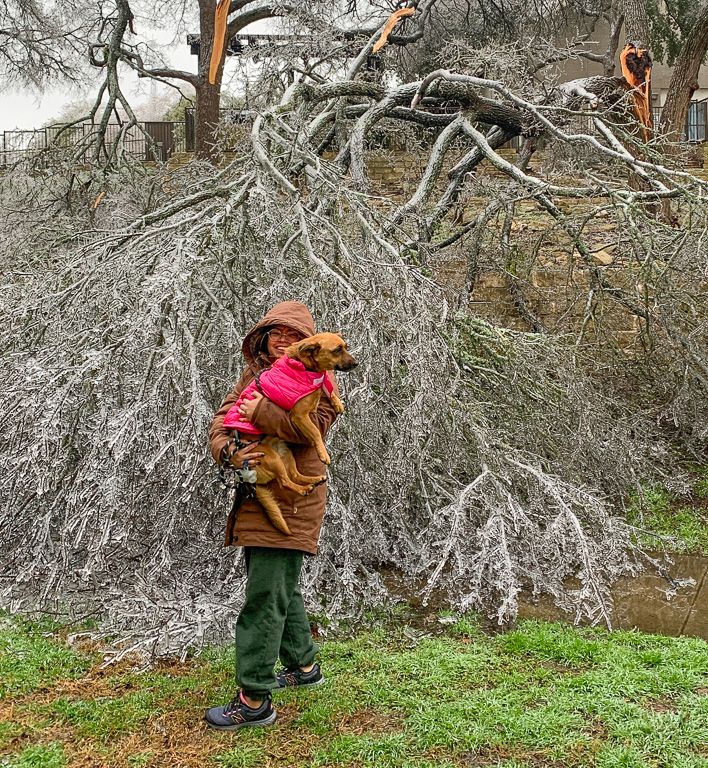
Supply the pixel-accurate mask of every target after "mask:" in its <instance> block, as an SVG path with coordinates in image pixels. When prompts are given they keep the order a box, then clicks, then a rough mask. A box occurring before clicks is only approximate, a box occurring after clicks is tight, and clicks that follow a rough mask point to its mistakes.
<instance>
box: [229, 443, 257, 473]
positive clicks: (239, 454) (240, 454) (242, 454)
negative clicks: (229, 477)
mask: <svg viewBox="0 0 708 768" xmlns="http://www.w3.org/2000/svg"><path fill="white" fill-rule="evenodd" d="M263 455H264V454H263V451H261V450H260V448H259V445H258V443H249V444H248V445H245V446H244V447H243V448H239V449H238V451H236V453H234V455H233V456H232V457H231V459H230V463H231V464H232V466H234V467H236V469H241V467H243V463H244V461H247V462H248V468H249V469H250V468H251V467H255V466H257V465H258V464H260V463H261V462H260V461H259V459H260V458H261V457H262V456H263Z"/></svg>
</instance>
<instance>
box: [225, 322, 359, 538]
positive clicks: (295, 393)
mask: <svg viewBox="0 0 708 768" xmlns="http://www.w3.org/2000/svg"><path fill="white" fill-rule="evenodd" d="M357 365H358V362H357V361H356V360H355V359H354V358H353V357H352V355H351V354H350V353H349V352H348V351H347V345H346V342H345V341H344V339H342V337H341V336H339V335H337V334H336V333H318V334H315V335H314V336H309V337H308V338H306V339H303V340H302V341H298V342H296V343H295V344H291V345H290V346H289V347H288V348H287V349H286V350H285V352H284V354H283V356H282V357H281V358H279V359H278V360H276V362H275V363H274V364H273V366H272V368H268V369H266V370H265V371H262V372H260V373H259V374H258V376H257V377H256V379H255V381H254V382H253V384H251V385H249V386H248V387H247V388H246V389H245V390H244V391H243V392H242V393H241V396H240V397H239V400H238V402H237V403H236V405H234V406H233V407H232V408H231V409H230V410H229V412H228V413H227V414H226V417H225V419H224V426H225V427H229V428H232V429H236V430H238V433H239V437H240V438H241V439H242V440H243V438H244V437H246V438H248V437H253V438H254V440H260V444H259V448H260V450H262V451H263V454H264V455H263V457H262V458H261V459H260V464H258V465H257V466H256V468H255V472H256V487H255V494H256V498H257V499H258V501H259V502H260V503H261V506H262V507H263V509H264V510H265V512H266V515H267V516H268V519H269V520H270V522H271V523H272V524H273V525H274V526H275V528H277V529H278V530H279V531H280V532H281V533H284V534H286V535H287V536H292V532H291V531H290V529H289V528H288V524H287V523H286V522H285V518H284V517H283V513H282V511H281V509H280V507H279V506H278V503H277V501H276V500H275V497H274V496H273V493H272V492H271V490H270V489H269V488H267V487H266V485H267V483H270V482H272V481H273V480H275V481H276V482H277V483H278V485H279V486H280V487H281V488H286V489H287V490H289V491H292V492H293V493H297V494H299V495H300V496H306V495H307V494H308V493H310V492H311V491H312V489H313V488H314V487H315V486H316V485H319V484H320V483H323V482H324V481H325V480H326V475H316V476H311V475H303V474H301V473H300V472H299V471H298V469H297V466H296V464H295V457H294V456H293V454H292V451H291V450H290V448H289V447H288V445H287V443H286V442H285V441H284V440H281V439H280V438H277V437H272V436H270V435H266V436H264V437H260V438H259V435H260V434H261V433H260V432H258V429H257V428H256V427H254V426H253V425H252V424H251V423H250V422H248V421H244V420H243V419H242V418H241V415H240V413H239V407H240V405H241V403H242V401H243V400H244V398H245V397H247V396H248V395H250V393H251V392H253V391H256V390H257V391H260V392H261V394H263V395H264V396H265V397H268V398H269V399H270V400H272V401H273V402H275V403H276V404H277V405H279V406H280V407H281V408H285V409H286V410H289V411H290V419H291V421H292V423H293V424H294V426H295V427H296V428H297V430H298V431H299V432H300V433H301V434H302V435H303V437H304V438H305V439H306V440H307V442H308V443H309V444H310V445H311V446H312V447H314V448H315V450H316V451H317V455H318V457H319V459H320V461H322V462H323V463H324V464H326V465H329V463H330V461H331V460H330V456H329V454H328V453H327V449H326V448H325V445H324V441H323V440H322V435H321V434H320V431H319V429H317V427H316V426H315V425H314V423H313V422H312V420H311V419H310V414H311V413H314V412H315V411H316V410H317V407H318V405H319V402H320V397H322V393H323V391H324V393H325V394H326V395H327V396H328V397H329V398H330V401H331V402H332V407H333V408H334V411H335V413H337V414H342V413H344V406H343V405H342V401H341V400H340V399H339V397H338V396H337V395H336V393H335V392H334V387H333V383H332V380H331V378H330V376H329V371H351V370H353V369H354V368H356V366H357Z"/></svg>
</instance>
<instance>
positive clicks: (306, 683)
mask: <svg viewBox="0 0 708 768" xmlns="http://www.w3.org/2000/svg"><path fill="white" fill-rule="evenodd" d="M275 681H276V682H277V683H278V687H279V688H314V687H315V686H317V685H322V683H324V681H325V679H324V675H323V674H322V670H321V669H320V665H319V664H315V666H314V667H312V669H311V670H310V671H309V672H303V671H302V670H301V669H300V667H294V668H293V669H284V670H283V671H282V672H278V674H277V675H276V676H275Z"/></svg>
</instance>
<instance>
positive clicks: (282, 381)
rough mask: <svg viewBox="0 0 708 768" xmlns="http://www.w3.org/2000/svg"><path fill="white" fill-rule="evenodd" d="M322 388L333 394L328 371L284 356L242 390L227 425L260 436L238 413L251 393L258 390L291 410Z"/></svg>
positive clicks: (277, 403)
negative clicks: (308, 368)
mask: <svg viewBox="0 0 708 768" xmlns="http://www.w3.org/2000/svg"><path fill="white" fill-rule="evenodd" d="M320 387H322V389H323V390H324V393H325V394H326V395H327V397H331V396H332V392H333V390H334V385H333V383H332V380H331V378H330V376H329V371H325V372H324V373H318V372H317V371H308V370H307V368H305V366H304V365H303V364H302V363H301V362H300V361H299V360H293V359H292V358H290V357H288V356H287V355H283V356H282V357H281V358H278V360H276V361H275V363H274V364H273V366H272V368H267V369H266V370H264V371H261V372H260V373H259V374H258V375H257V376H256V379H255V380H254V381H252V382H251V383H250V384H249V385H248V386H247V387H246V389H244V390H243V392H241V397H239V399H238V401H237V403H236V405H234V406H233V407H231V408H230V409H229V411H228V413H227V414H226V418H225V419H224V426H225V427H227V428H228V429H237V430H238V431H239V432H245V433H246V434H249V435H260V434H262V433H261V432H260V431H259V430H258V429H257V428H256V427H254V426H253V424H251V422H250V421H246V420H245V419H242V418H241V414H240V413H239V412H238V409H239V408H240V407H241V403H242V402H243V401H244V398H246V397H247V396H248V397H250V395H251V393H252V392H255V391H256V390H257V389H258V390H260V391H261V392H262V394H263V395H264V396H265V397H267V398H268V399H269V400H272V401H273V402H274V403H275V404H276V405H279V406H280V407H281V408H284V409H285V410H286V411H289V410H290V409H291V408H292V407H293V406H294V405H295V403H297V401H298V400H302V398H303V397H306V396H307V395H309V394H311V393H312V392H314V391H315V390H317V389H319V388H320Z"/></svg>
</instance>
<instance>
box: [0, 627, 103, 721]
mask: <svg viewBox="0 0 708 768" xmlns="http://www.w3.org/2000/svg"><path fill="white" fill-rule="evenodd" d="M51 629H52V625H49V624H43V625H42V624H37V623H35V622H29V621H27V622H24V623H22V624H19V625H18V624H17V623H16V622H12V621H11V620H10V619H9V618H8V617H7V616H3V615H0V699H3V698H5V697H7V696H13V697H15V696H18V695H22V694H26V693H29V692H31V691H35V690H38V689H40V688H46V687H50V686H51V685H52V684H53V683H54V682H55V681H56V680H62V679H67V678H69V679H72V678H76V677H80V676H81V675H83V674H84V673H85V672H86V671H87V670H88V669H89V668H90V667H91V665H92V663H93V662H92V660H91V659H90V658H88V657H86V656H79V655H77V654H76V653H74V652H73V651H71V650H69V649H68V648H66V647H64V646H63V645H59V644H57V643H56V642H53V641H52V640H51V639H50V638H49V637H47V636H46V635H47V632H48V631H51ZM0 733H1V732H0Z"/></svg>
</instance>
